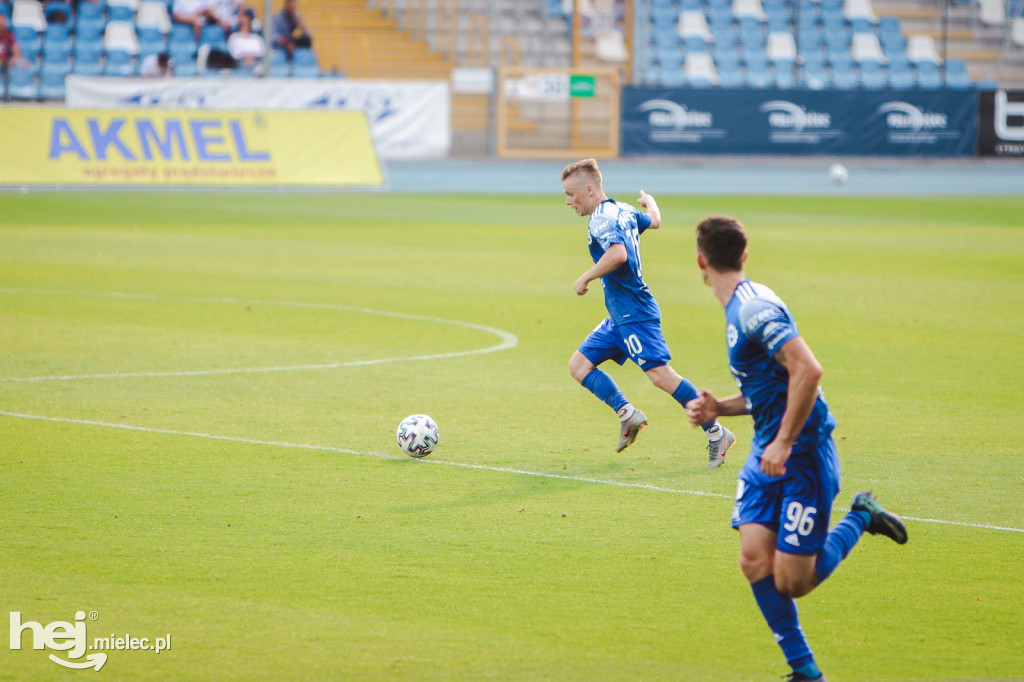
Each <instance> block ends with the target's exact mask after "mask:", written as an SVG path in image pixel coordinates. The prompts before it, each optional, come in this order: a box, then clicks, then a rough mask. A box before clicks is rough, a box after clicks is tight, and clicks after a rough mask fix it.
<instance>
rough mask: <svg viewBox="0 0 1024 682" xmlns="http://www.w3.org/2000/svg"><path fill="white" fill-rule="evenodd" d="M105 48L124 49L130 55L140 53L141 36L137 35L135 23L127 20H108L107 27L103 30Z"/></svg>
mask: <svg viewBox="0 0 1024 682" xmlns="http://www.w3.org/2000/svg"><path fill="white" fill-rule="evenodd" d="M103 48H104V49H105V50H106V51H107V52H110V51H111V50H114V51H118V50H123V51H125V52H127V53H128V54H130V55H137V54H138V53H139V38H138V36H136V35H135V25H134V24H130V23H128V22H127V21H110V22H107V29H106V30H105V31H104V32H103Z"/></svg>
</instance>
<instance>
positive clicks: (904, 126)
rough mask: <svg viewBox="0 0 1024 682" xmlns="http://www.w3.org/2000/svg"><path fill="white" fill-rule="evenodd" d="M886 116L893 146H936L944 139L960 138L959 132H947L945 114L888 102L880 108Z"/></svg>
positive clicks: (911, 105)
mask: <svg viewBox="0 0 1024 682" xmlns="http://www.w3.org/2000/svg"><path fill="white" fill-rule="evenodd" d="M878 113H879V114H883V115H884V116H885V125H886V128H887V129H888V131H889V132H888V140H889V142H892V143H893V144H935V143H936V142H938V141H939V139H940V138H943V137H959V136H960V133H959V132H958V131H955V130H953V131H950V130H947V128H948V127H949V118H948V117H947V116H946V114H945V113H942V112H933V111H926V110H924V109H922V108H920V107H916V106H914V105H913V104H909V103H908V102H899V101H897V102H886V103H884V104H882V105H881V106H879V107H878Z"/></svg>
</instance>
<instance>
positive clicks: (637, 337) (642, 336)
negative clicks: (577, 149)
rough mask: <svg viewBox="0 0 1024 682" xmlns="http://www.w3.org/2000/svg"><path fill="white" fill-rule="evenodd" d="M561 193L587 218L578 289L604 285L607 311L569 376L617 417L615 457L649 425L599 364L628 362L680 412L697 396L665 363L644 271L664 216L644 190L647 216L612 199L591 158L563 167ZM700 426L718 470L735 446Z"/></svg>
mask: <svg viewBox="0 0 1024 682" xmlns="http://www.w3.org/2000/svg"><path fill="white" fill-rule="evenodd" d="M562 189H563V190H564V191H565V204H566V205H567V206H571V207H572V208H573V210H575V211H576V213H577V214H579V215H581V216H590V222H589V229H588V233H587V241H588V243H589V245H590V256H591V258H592V259H593V261H594V265H593V267H591V268H589V269H588V270H587V271H586V272H584V273H583V274H582V275H580V277H579V278H578V279H577V280H576V283H575V284H574V288H575V290H576V293H577V295H579V296H583V295H584V294H586V293H587V291H588V290H589V285H590V283H591V282H592V281H593V280H595V279H598V278H600V280H601V284H602V286H603V287H604V301H605V307H606V308H607V309H608V317H607V318H606V319H605V320H604V321H602V322H601V324H599V325H597V328H595V329H594V331H592V332H591V333H590V334H589V335H588V336H587V338H586V339H585V340H584V341H583V343H582V344H581V345H580V347H579V348H578V349H577V350H576V352H575V353H573V355H572V358H571V359H570V360H569V373H570V374H571V375H572V377H573V378H574V379H576V381H578V382H580V383H581V384H582V385H583V387H584V388H586V389H587V390H588V391H590V392H591V393H593V394H594V395H595V396H597V397H598V398H599V399H601V400H602V401H604V402H605V403H606V404H607V405H608V406H609V407H611V408H612V409H613V410H615V412H616V413H617V414H618V416H619V420H620V428H619V444H618V447H617V450H618V451H619V452H621V451H623V450H625V449H626V448H627V447H629V446H630V445H631V444H632V443H633V441H635V440H636V437H637V434H639V433H640V430H641V429H643V428H644V427H645V426H646V425H647V418H646V417H645V416H644V414H643V413H642V412H641V411H640V410H638V409H636V408H635V407H633V405H632V404H630V402H629V401H628V400H627V399H626V397H625V396H624V395H623V394H622V391H620V390H619V388H618V386H617V385H616V384H615V381H614V380H613V379H612V378H611V377H610V376H609V375H608V374H606V373H605V372H604V371H602V370H600V369H598V368H597V366H598V365H600V364H601V363H603V362H605V361H606V360H614V361H615V362H617V363H619V364H620V365H621V364H624V363H625V362H626V359H627V358H628V359H631V360H632V361H633V362H635V363H636V364H637V366H639V367H640V369H642V370H643V371H644V373H645V374H646V375H647V377H648V378H649V379H650V380H651V382H652V383H653V384H654V385H655V386H657V387H658V388H660V389H662V390H663V391H665V392H666V393H668V394H669V395H671V396H672V397H673V398H675V399H676V401H678V402H679V404H680V405H681V406H683V407H685V406H686V403H687V402H688V401H690V400H692V399H693V398H696V397H697V391H696V389H695V388H694V386H693V384H692V383H690V382H689V381H687V380H686V379H684V378H683V377H681V376H679V374H677V373H676V371H675V370H674V369H672V367H671V366H669V364H668V361H669V359H670V358H671V356H670V355H669V351H668V344H666V343H665V337H664V335H663V334H662V331H661V310H660V309H659V308H658V303H657V302H656V301H655V300H654V296H653V295H652V294H651V290H650V289H649V288H648V286H647V284H646V283H645V282H644V278H643V272H642V270H641V267H640V235H641V234H643V233H644V232H645V231H646V230H648V229H652V230H656V229H658V228H659V227H661V211H660V210H659V209H658V203H657V202H656V201H655V200H654V197H652V196H651V195H650V194H648V193H647V192H645V191H643V190H640V199H639V201H638V203H639V204H640V206H641V208H643V209H645V211H646V212H644V211H638V210H637V209H635V208H633V207H632V206H630V205H629V204H625V203H620V202H617V201H615V200H614V199H609V198H608V197H607V196H606V195H605V193H604V188H603V185H602V178H601V170H600V169H599V168H598V166H597V161H595V160H594V159H583V160H582V161H577V162H575V163H571V164H569V165H568V166H566V167H565V169H564V170H563V171H562ZM701 426H702V427H703V428H704V431H705V433H706V434H707V438H708V466H711V467H715V466H718V465H720V464H721V463H722V462H723V461H725V453H726V451H727V450H728V449H729V447H730V446H731V445H732V444H733V443H734V442H735V441H736V439H735V438H734V437H733V435H732V434H731V433H729V431H728V430H726V429H723V428H722V427H721V426H719V424H718V422H717V421H716V420H715V419H714V418H712V419H710V420H709V421H707V422H706V423H704V424H701Z"/></svg>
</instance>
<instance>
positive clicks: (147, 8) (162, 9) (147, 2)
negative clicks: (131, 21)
mask: <svg viewBox="0 0 1024 682" xmlns="http://www.w3.org/2000/svg"><path fill="white" fill-rule="evenodd" d="M135 25H136V26H138V27H139V29H140V30H141V29H143V28H155V29H156V30H158V31H159V32H160V33H161V34H163V35H167V34H168V33H170V32H171V18H170V16H169V15H168V14H167V5H166V4H165V3H163V2H160V1H159V0H143V1H142V2H140V3H139V11H138V14H137V16H136V17H135Z"/></svg>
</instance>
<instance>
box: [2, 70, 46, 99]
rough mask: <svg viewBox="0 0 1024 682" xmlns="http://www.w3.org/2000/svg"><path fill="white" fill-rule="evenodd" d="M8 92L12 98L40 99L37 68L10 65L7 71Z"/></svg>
mask: <svg viewBox="0 0 1024 682" xmlns="http://www.w3.org/2000/svg"><path fill="white" fill-rule="evenodd" d="M7 94H8V96H10V97H11V99H20V100H27V99H38V98H39V86H38V85H37V84H36V72H35V69H33V68H31V67H26V66H22V65H16V66H12V67H10V69H8V71H7Z"/></svg>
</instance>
